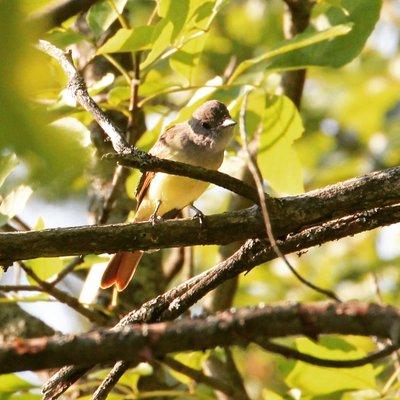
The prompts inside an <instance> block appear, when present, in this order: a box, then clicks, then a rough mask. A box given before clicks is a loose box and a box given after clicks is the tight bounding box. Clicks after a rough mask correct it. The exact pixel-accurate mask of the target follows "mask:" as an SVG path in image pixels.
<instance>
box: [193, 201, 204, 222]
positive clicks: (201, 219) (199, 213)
mask: <svg viewBox="0 0 400 400" xmlns="http://www.w3.org/2000/svg"><path fill="white" fill-rule="evenodd" d="M190 208H191V209H192V210H193V211H194V215H193V217H192V219H198V220H199V223H200V226H203V225H204V214H203V212H202V211H201V210H199V209H198V208H197V207H195V206H194V205H193V204H191V205H190Z"/></svg>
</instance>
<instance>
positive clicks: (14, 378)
mask: <svg viewBox="0 0 400 400" xmlns="http://www.w3.org/2000/svg"><path fill="white" fill-rule="evenodd" d="M33 387H35V386H34V385H32V384H31V383H29V382H27V381H25V380H23V379H22V378H20V377H19V376H18V375H15V374H6V375H1V376H0V393H13V392H17V391H19V390H28V389H31V388H33Z"/></svg>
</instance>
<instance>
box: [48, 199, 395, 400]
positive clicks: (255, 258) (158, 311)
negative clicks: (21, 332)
mask: <svg viewBox="0 0 400 400" xmlns="http://www.w3.org/2000/svg"><path fill="white" fill-rule="evenodd" d="M387 220H389V221H391V222H393V221H394V220H397V221H400V206H399V205H398V206H392V207H385V208H383V209H374V210H370V211H366V212H364V213H359V214H355V215H352V216H347V217H344V218H341V219H339V220H334V221H330V222H328V223H325V224H322V225H320V226H315V227H311V228H308V229H304V230H303V231H301V232H299V233H295V234H293V235H288V237H286V239H285V240H282V241H281V240H278V241H277V243H278V245H279V247H280V249H281V251H282V252H283V253H284V254H287V253H290V252H293V251H301V250H303V249H306V248H308V247H311V246H314V245H316V244H321V243H324V242H327V241H329V240H335V239H338V238H340V237H344V236H348V235H354V234H356V233H359V232H362V231H364V230H368V229H374V228H376V227H377V226H380V225H382V224H384V223H385V221H387ZM275 257H276V254H275V252H274V250H273V249H272V248H271V247H270V246H268V244H267V243H266V241H264V240H256V241H253V240H248V241H247V242H246V243H245V244H244V245H243V246H242V247H241V248H240V249H239V250H238V251H237V252H236V253H234V254H233V255H232V256H231V257H229V258H228V259H226V260H225V261H222V262H221V263H219V264H217V265H216V266H215V267H214V268H211V269H209V270H207V271H205V272H203V273H201V274H199V275H197V276H195V277H193V278H192V279H190V280H188V281H186V282H183V283H182V284H180V285H178V286H177V287H175V288H173V289H171V290H169V291H168V292H166V293H164V294H162V295H160V296H158V297H156V298H154V299H152V300H150V301H148V302H146V303H145V304H143V305H142V306H141V307H140V308H139V309H137V310H134V311H132V312H130V313H129V314H127V315H126V316H125V317H124V318H123V319H121V320H120V321H119V323H118V324H117V325H116V329H119V328H121V327H124V326H127V325H130V324H136V323H143V322H156V321H165V320H173V319H174V318H176V317H177V316H179V315H181V314H182V313H183V312H185V311H186V310H187V309H188V308H189V307H191V306H192V305H193V304H195V303H196V302H197V301H198V300H199V299H201V298H202V297H203V296H204V295H205V294H207V293H208V292H210V291H211V290H213V289H215V288H216V287H217V286H219V285H220V284H221V283H223V282H225V281H227V280H229V279H232V278H234V277H236V276H238V275H239V274H240V273H242V272H245V271H249V270H251V269H252V268H254V267H255V266H257V265H260V264H261V263H264V262H266V261H269V260H272V259H274V258H275ZM121 364H122V365H124V362H123V363H121ZM90 368H91V366H90V367H83V368H82V367H79V368H78V367H65V368H62V369H61V370H60V371H58V372H57V373H56V374H55V375H53V376H52V377H51V379H50V380H49V381H48V382H47V383H46V384H45V386H44V388H43V391H44V393H45V398H46V399H55V398H57V397H58V396H59V395H60V394H61V393H63V392H64V391H65V390H66V389H67V388H68V387H69V386H70V385H72V384H73V383H74V382H75V381H76V380H77V379H79V378H80V377H81V376H82V375H83V374H85V373H86V372H87V371H88V370H89V369H90Z"/></svg>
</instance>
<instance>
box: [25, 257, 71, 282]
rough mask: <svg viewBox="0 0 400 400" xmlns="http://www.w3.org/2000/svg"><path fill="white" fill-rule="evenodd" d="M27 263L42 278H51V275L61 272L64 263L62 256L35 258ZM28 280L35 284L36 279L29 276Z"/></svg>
mask: <svg viewBox="0 0 400 400" xmlns="http://www.w3.org/2000/svg"><path fill="white" fill-rule="evenodd" d="M25 263H26V264H27V265H28V266H29V267H31V268H32V269H33V271H34V272H35V273H36V275H38V277H39V278H40V279H42V280H46V279H49V278H50V277H51V276H53V275H55V274H57V273H58V272H60V271H61V270H62V268H63V265H64V264H63V261H62V259H61V258H60V257H50V258H44V257H43V258H35V259H33V260H27V261H25ZM28 280H29V281H30V282H31V283H33V284H35V281H33V280H31V279H30V278H28Z"/></svg>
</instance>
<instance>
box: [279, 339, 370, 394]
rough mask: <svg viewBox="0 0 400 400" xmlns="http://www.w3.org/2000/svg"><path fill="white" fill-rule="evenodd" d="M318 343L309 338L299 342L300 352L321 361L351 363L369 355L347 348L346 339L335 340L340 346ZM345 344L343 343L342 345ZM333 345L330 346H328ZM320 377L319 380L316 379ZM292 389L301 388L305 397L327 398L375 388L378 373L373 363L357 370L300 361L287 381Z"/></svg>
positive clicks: (297, 340)
mask: <svg viewBox="0 0 400 400" xmlns="http://www.w3.org/2000/svg"><path fill="white" fill-rule="evenodd" d="M325 340H326V343H327V345H324V344H323V342H322V344H316V343H314V342H312V341H311V340H310V339H307V338H298V339H296V340H295V342H296V347H297V349H298V350H299V351H301V352H302V353H306V354H311V355H314V356H317V357H320V358H326V359H332V360H351V359H356V358H360V357H363V356H365V353H364V352H363V351H361V350H356V349H354V347H352V346H351V345H348V344H347V345H346V342H345V341H344V340H343V339H342V340H340V341H339V339H335V343H336V345H333V343H330V342H329V339H328V338H326V339H325ZM340 342H341V343H340ZM328 346H329V347H328ZM316 377H318V379H316ZM285 381H286V383H287V384H288V385H289V386H290V387H297V388H300V389H301V390H302V391H303V392H304V393H305V394H313V395H324V394H325V395H326V394H329V393H332V392H336V391H340V390H345V389H375V387H376V382H375V372H374V369H373V366H372V365H371V364H367V365H364V366H362V367H357V368H343V369H338V368H322V367H317V366H314V365H310V364H306V363H304V362H301V361H298V362H296V365H295V367H294V369H293V370H292V371H291V372H290V373H289V375H288V376H287V378H286V380H285Z"/></svg>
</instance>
